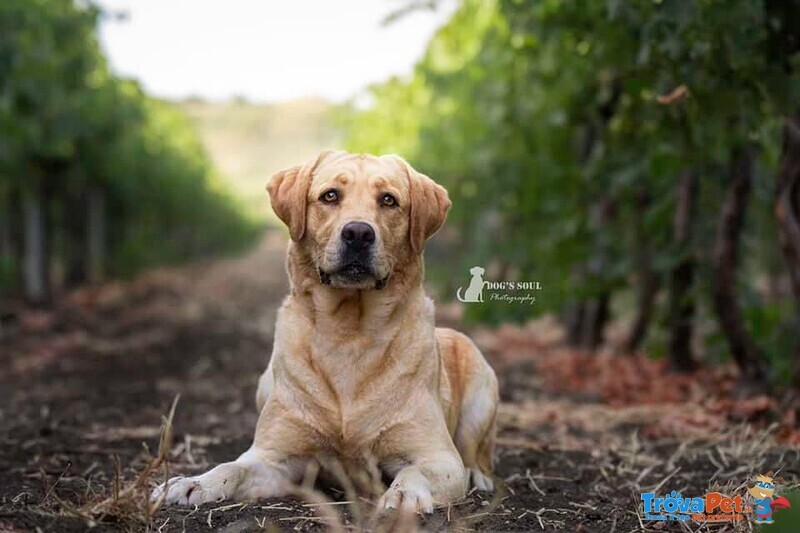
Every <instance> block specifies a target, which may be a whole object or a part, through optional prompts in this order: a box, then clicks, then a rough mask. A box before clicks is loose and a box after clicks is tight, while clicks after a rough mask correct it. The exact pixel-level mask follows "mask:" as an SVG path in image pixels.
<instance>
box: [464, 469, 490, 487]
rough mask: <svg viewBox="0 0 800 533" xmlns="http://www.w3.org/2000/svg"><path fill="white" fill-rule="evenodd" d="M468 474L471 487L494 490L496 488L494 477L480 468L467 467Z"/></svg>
mask: <svg viewBox="0 0 800 533" xmlns="http://www.w3.org/2000/svg"><path fill="white" fill-rule="evenodd" d="M467 475H469V484H470V487H475V488H476V489H477V490H481V491H486V492H492V491H493V490H494V481H492V478H491V477H490V476H488V475H486V474H484V473H483V472H481V471H480V469H479V468H467Z"/></svg>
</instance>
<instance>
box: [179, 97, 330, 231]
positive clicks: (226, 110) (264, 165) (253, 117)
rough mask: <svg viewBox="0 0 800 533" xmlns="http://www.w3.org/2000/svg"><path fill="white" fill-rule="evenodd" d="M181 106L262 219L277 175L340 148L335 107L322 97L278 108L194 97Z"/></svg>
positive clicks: (228, 178)
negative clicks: (333, 120) (332, 113)
mask: <svg viewBox="0 0 800 533" xmlns="http://www.w3.org/2000/svg"><path fill="white" fill-rule="evenodd" d="M180 105H181V107H183V108H184V109H185V111H186V112H187V113H188V114H189V116H190V117H191V119H192V121H193V122H194V123H195V125H196V126H197V129H198V133H199V135H200V136H201V138H202V140H203V143H204V144H205V146H206V149H207V150H208V152H209V154H210V155H211V158H212V160H213V161H214V164H215V166H216V167H217V168H218V169H219V171H220V174H221V175H222V176H223V180H224V181H225V182H226V183H228V184H229V185H230V188H231V189H232V190H233V191H234V192H235V193H236V194H237V196H239V197H240V198H241V199H242V200H243V202H244V203H245V205H246V206H247V209H248V210H249V211H250V212H251V213H253V214H256V215H258V216H260V217H264V216H267V215H268V214H270V213H271V211H270V210H269V208H268V205H269V202H268V198H267V194H266V192H265V190H264V189H265V186H266V183H267V180H268V179H269V177H270V176H271V175H272V174H273V173H274V172H276V171H278V170H281V169H283V168H286V167H288V166H291V165H295V164H298V163H301V162H303V161H304V160H306V159H308V158H309V157H312V156H313V155H315V154H316V153H317V152H319V151H320V150H324V149H326V148H336V147H338V146H339V144H340V135H339V133H338V131H337V129H336V128H335V127H334V126H333V124H332V123H331V121H330V120H329V114H330V110H331V104H329V103H328V102H326V101H324V100H321V99H301V100H293V101H290V102H282V103H279V104H254V103H250V102H247V101H243V100H234V101H230V102H221V103H220V102H206V101H200V100H194V99H193V100H188V101H186V102H183V103H181V104H180Z"/></svg>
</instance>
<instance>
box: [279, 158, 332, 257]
mask: <svg viewBox="0 0 800 533" xmlns="http://www.w3.org/2000/svg"><path fill="white" fill-rule="evenodd" d="M329 153H331V152H330V151H326V152H322V153H320V154H319V155H318V156H317V157H316V158H314V159H312V160H311V161H309V162H307V163H305V164H304V165H297V166H294V167H290V168H287V169H285V170H281V171H280V172H277V173H275V174H274V175H273V176H272V177H271V178H270V180H269V183H267V191H268V192H269V199H270V203H271V204H272V210H273V211H275V214H276V215H278V218H279V219H281V220H282V221H283V223H284V224H286V226H288V227H289V236H290V237H291V238H292V240H293V241H299V240H300V239H302V238H303V235H305V233H306V210H307V208H308V198H307V196H308V188H309V186H310V185H311V176H312V175H313V174H314V171H315V170H316V168H317V166H319V164H320V163H321V162H322V160H323V159H325V156H327V155H328V154H329Z"/></svg>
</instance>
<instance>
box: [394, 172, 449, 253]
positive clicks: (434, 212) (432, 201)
mask: <svg viewBox="0 0 800 533" xmlns="http://www.w3.org/2000/svg"><path fill="white" fill-rule="evenodd" d="M397 159H398V160H399V162H400V163H401V165H402V166H403V168H404V169H405V172H406V176H407V177H408V190H409V191H410V197H411V207H410V209H409V221H408V238H409V241H410V242H411V249H412V250H414V253H417V254H419V253H421V252H422V249H423V247H424V246H425V241H427V240H428V239H429V238H431V236H432V235H433V234H434V233H436V232H437V231H438V230H439V228H441V227H442V224H444V220H445V218H447V212H448V211H449V210H450V206H451V205H452V202H450V197H449V196H448V195H447V190H446V189H445V188H444V187H442V186H441V185H439V184H438V183H436V182H435V181H433V180H432V179H430V178H429V177H428V176H426V175H424V174H422V173H420V172H417V171H416V170H414V169H413V168H411V165H409V164H408V163H407V162H406V161H405V160H403V159H402V158H400V157H398V158H397Z"/></svg>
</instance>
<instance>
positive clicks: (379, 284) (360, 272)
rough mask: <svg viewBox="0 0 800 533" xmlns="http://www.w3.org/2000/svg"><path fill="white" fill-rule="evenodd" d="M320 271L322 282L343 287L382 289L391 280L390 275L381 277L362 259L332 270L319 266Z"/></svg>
mask: <svg viewBox="0 0 800 533" xmlns="http://www.w3.org/2000/svg"><path fill="white" fill-rule="evenodd" d="M318 272H319V280H320V283H322V284H323V285H329V286H331V287H337V288H342V289H375V290H381V289H383V288H384V287H386V284H387V283H388V281H389V276H388V275H387V276H385V277H383V278H379V277H378V276H377V275H376V274H375V271H374V270H373V269H372V267H370V266H368V265H366V264H364V263H362V262H361V261H352V262H350V263H347V264H345V265H343V266H341V267H339V268H337V269H336V270H333V271H330V272H326V271H324V270H322V269H321V268H319V269H318Z"/></svg>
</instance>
